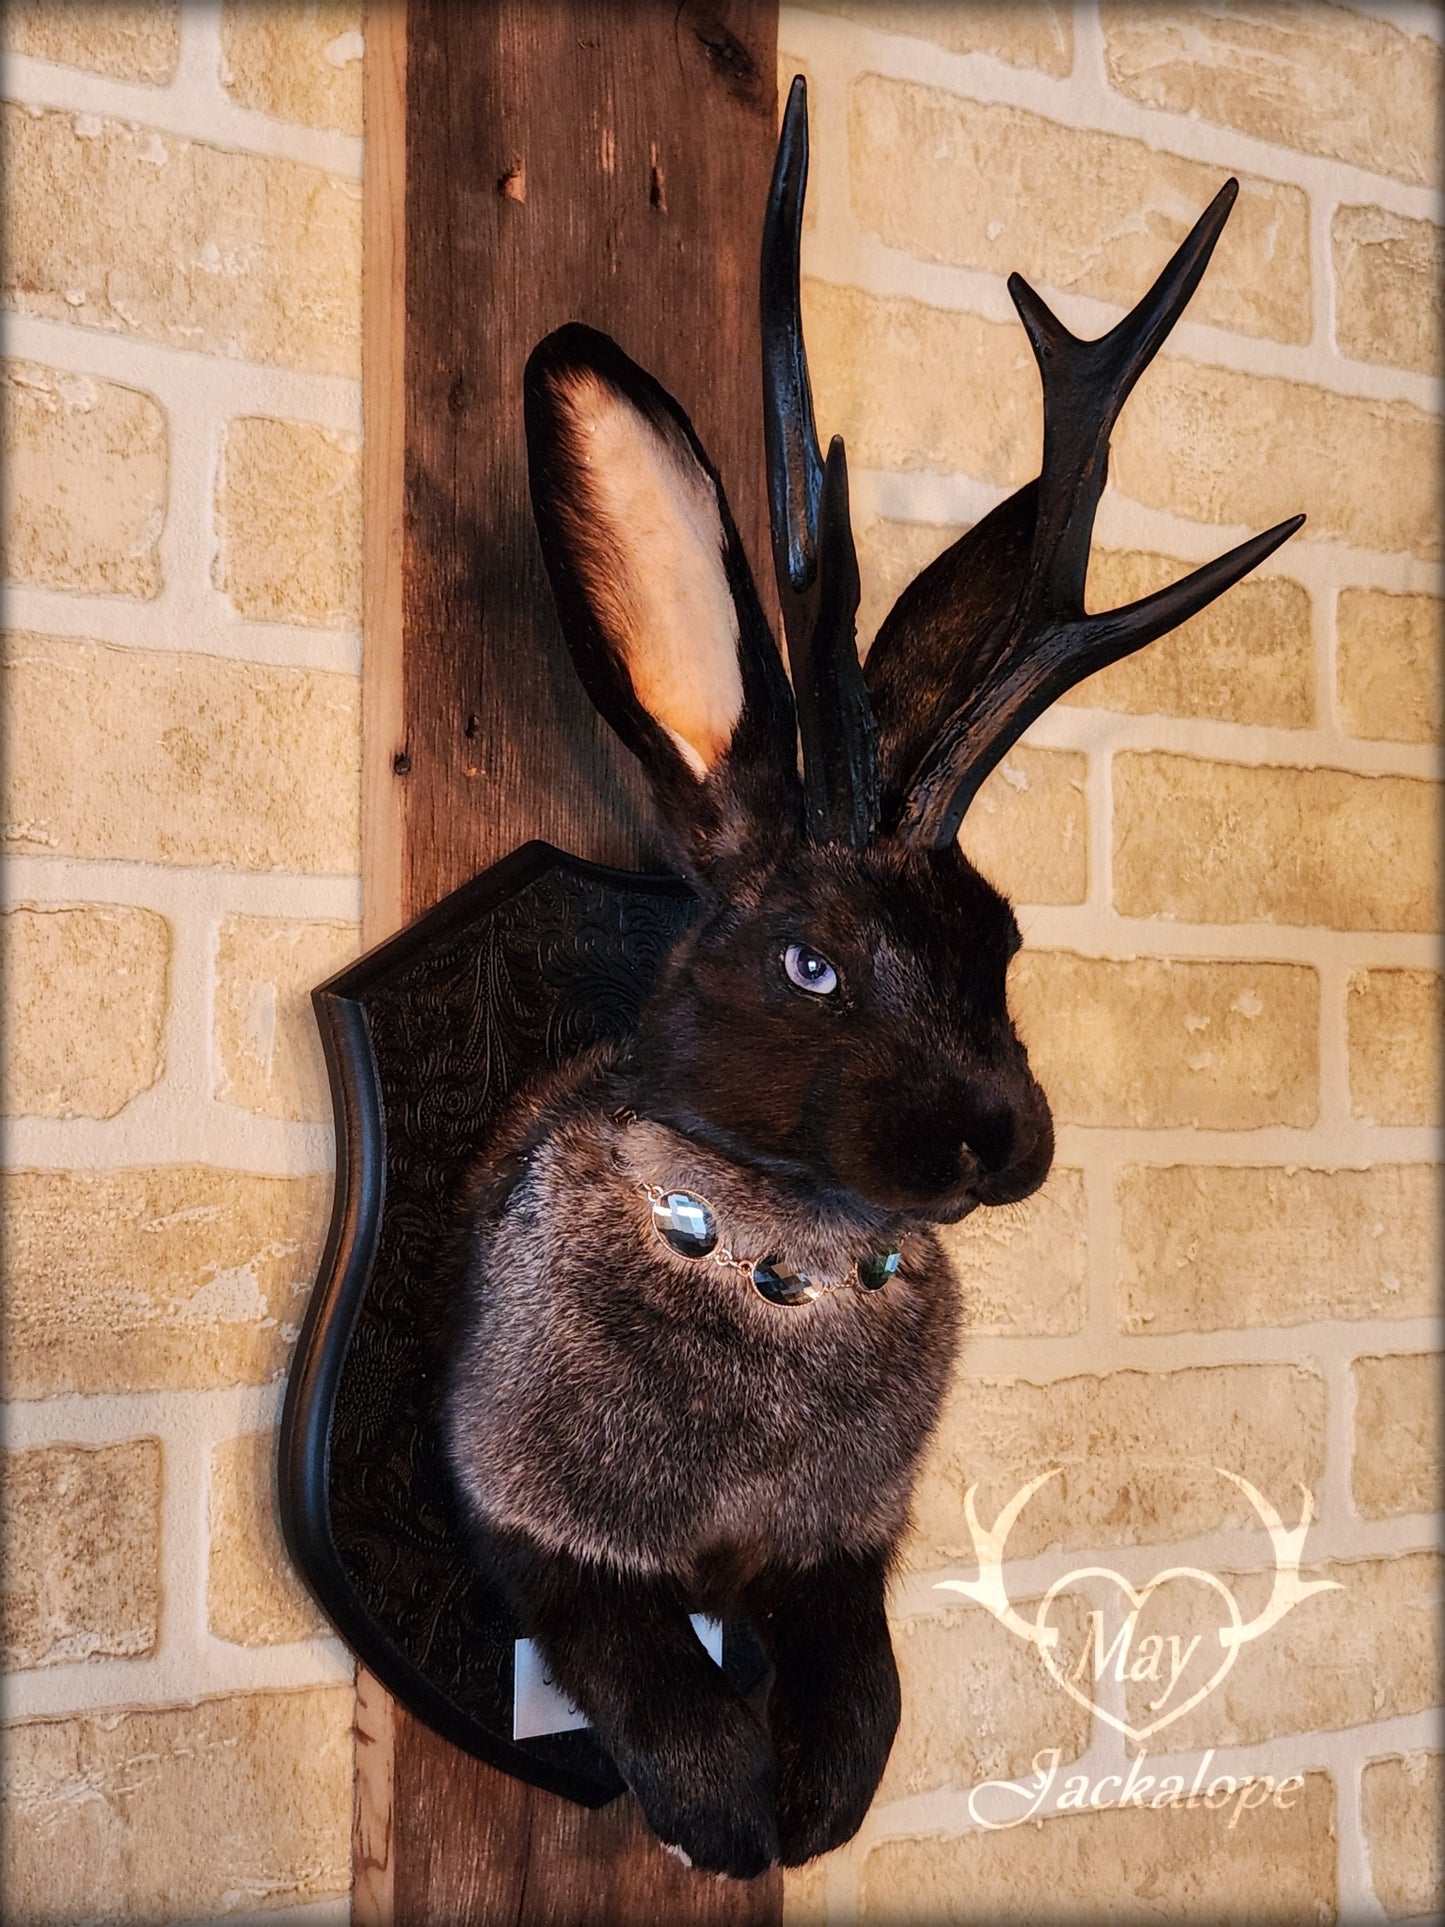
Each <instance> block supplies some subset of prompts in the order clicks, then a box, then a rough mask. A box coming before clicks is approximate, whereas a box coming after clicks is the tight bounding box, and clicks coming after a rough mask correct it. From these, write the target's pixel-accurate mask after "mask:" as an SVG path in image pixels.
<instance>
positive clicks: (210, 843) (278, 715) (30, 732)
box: [4, 635, 361, 876]
mask: <svg viewBox="0 0 1445 1927" xmlns="http://www.w3.org/2000/svg"><path fill="white" fill-rule="evenodd" d="M4 665H5V670H6V675H5V682H6V685H7V690H6V705H7V712H8V717H9V730H10V744H9V750H10V753H9V756H8V759H7V762H8V768H7V770H6V772H5V822H6V825H7V829H6V843H7V846H8V847H9V848H10V849H12V850H17V851H34V852H36V853H37V854H41V855H47V856H84V857H118V858H121V859H123V860H129V861H134V862H142V863H179V864H197V865H210V864H215V865H219V866H221V867H223V868H228V869H237V870H290V871H295V872H300V873H301V874H303V875H331V876H351V875H354V874H355V873H356V870H357V868H358V865H359V862H360V839H361V828H360V816H361V782H360V774H359V768H358V765H359V762H360V754H361V751H360V694H361V691H360V684H359V682H358V681H357V679H356V678H355V677H352V676H346V675H340V674H336V673H334V672H331V671H327V670H317V669H291V668H279V667H274V666H272V665H269V664H263V663H252V662H233V661H228V660H225V659H223V658H221V657H217V656H201V655H192V654H189V653H188V652H186V651H184V650H180V649H175V650H150V649H117V648H111V647H109V646H108V645H106V644H103V643H95V642H75V641H61V640H59V639H57V638H53V637H49V636H37V635H19V636H13V637H11V638H9V640H8V641H7V643H6V644H5V653H4Z"/></svg>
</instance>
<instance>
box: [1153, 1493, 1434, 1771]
mask: <svg viewBox="0 0 1445 1927" xmlns="http://www.w3.org/2000/svg"><path fill="white" fill-rule="evenodd" d="M1230 1462H1231V1461H1228V1460H1224V1461H1221V1463H1225V1464H1228V1463H1230ZM1233 1463H1234V1464H1235V1465H1236V1466H1244V1467H1248V1465H1249V1461H1248V1460H1247V1459H1240V1458H1238V1457H1236V1459H1235V1460H1234V1461H1233ZM1245 1476H1246V1477H1247V1478H1248V1479H1249V1480H1250V1482H1251V1484H1253V1485H1255V1486H1258V1487H1259V1489H1260V1491H1261V1492H1262V1493H1263V1494H1264V1495H1265V1497H1266V1498H1268V1499H1269V1500H1270V1501H1271V1502H1272V1503H1273V1504H1275V1505H1276V1506H1277V1507H1278V1508H1279V1511H1280V1515H1281V1517H1282V1518H1283V1519H1284V1521H1285V1523H1286V1525H1290V1526H1292V1525H1294V1524H1295V1523H1296V1521H1297V1519H1298V1517H1299V1495H1298V1493H1297V1492H1294V1491H1293V1490H1292V1489H1291V1488H1290V1487H1288V1486H1282V1487H1270V1486H1269V1485H1266V1484H1263V1483H1262V1482H1261V1481H1260V1480H1259V1479H1258V1478H1256V1477H1255V1475H1254V1473H1253V1471H1252V1470H1246V1472H1245ZM1261 1538H1263V1535H1261ZM1161 1563H1162V1561H1161ZM1261 1565H1262V1567H1263V1570H1261V1571H1258V1572H1247V1573H1243V1574H1239V1573H1233V1572H1229V1573H1220V1574H1218V1575H1217V1576H1218V1577H1219V1578H1220V1579H1222V1580H1223V1581H1224V1583H1225V1584H1226V1585H1228V1587H1229V1589H1230V1591H1231V1592H1232V1593H1233V1594H1234V1596H1235V1600H1236V1602H1237V1604H1238V1606H1239V1611H1240V1616H1241V1618H1242V1619H1243V1620H1244V1621H1245V1623H1246V1624H1248V1623H1249V1621H1250V1620H1251V1619H1253V1618H1254V1617H1255V1615H1256V1614H1258V1613H1260V1612H1262V1611H1263V1610H1264V1607H1265V1604H1266V1602H1267V1600H1268V1599H1269V1597H1270V1592H1271V1588H1272V1586H1273V1584H1274V1568H1273V1566H1272V1565H1271V1563H1270V1552H1269V1543H1268V1541H1267V1540H1263V1544H1262V1551H1261ZM1302 1576H1303V1577H1304V1578H1305V1579H1306V1580H1312V1579H1323V1580H1329V1581H1333V1582H1334V1583H1335V1584H1336V1585H1338V1586H1339V1588H1340V1590H1339V1591H1338V1592H1319V1593H1312V1594H1310V1596H1309V1597H1308V1598H1305V1599H1302V1600H1301V1601H1300V1602H1299V1604H1298V1605H1296V1606H1294V1607H1293V1608H1292V1609H1291V1610H1290V1611H1289V1612H1288V1613H1287V1614H1286V1615H1285V1617H1284V1618H1283V1619H1281V1620H1279V1621H1278V1623H1277V1624H1275V1625H1274V1626H1272V1627H1270V1628H1269V1629H1268V1631H1266V1632H1264V1633H1263V1634H1261V1636H1260V1637H1259V1638H1258V1639H1253V1640H1249V1641H1246V1642H1245V1643H1244V1644H1243V1645H1241V1646H1240V1648H1239V1651H1238V1657H1237V1658H1236V1660H1235V1662H1234V1664H1233V1666H1232V1667H1231V1668H1230V1669H1229V1671H1228V1672H1227V1673H1226V1674H1225V1675H1224V1677H1223V1678H1222V1679H1221V1680H1220V1682H1219V1684H1218V1685H1217V1686H1216V1687H1215V1688H1214V1689H1213V1691H1212V1692H1211V1693H1210V1694H1209V1695H1208V1697H1207V1698H1205V1699H1203V1700H1201V1701H1200V1703H1199V1705H1197V1706H1195V1707H1193V1708H1191V1710H1190V1711H1189V1712H1187V1713H1185V1714H1183V1715H1182V1716H1181V1717H1180V1718H1179V1719H1177V1720H1175V1721H1173V1722H1172V1724H1170V1725H1169V1726H1167V1727H1165V1728H1162V1729H1161V1730H1160V1732H1159V1733H1158V1734H1157V1735H1155V1736H1151V1737H1152V1744H1153V1745H1154V1747H1155V1748H1156V1749H1157V1748H1159V1747H1161V1746H1165V1745H1167V1746H1168V1748H1169V1750H1170V1751H1171V1752H1173V1753H1192V1752H1195V1751H1198V1750H1200V1749H1202V1748H1204V1747H1210V1746H1215V1747H1219V1746H1255V1745H1258V1744H1260V1743H1261V1742H1263V1741H1265V1740H1270V1739H1274V1738H1276V1737H1277V1736H1278V1735H1280V1734H1284V1733H1314V1732H1331V1731H1342V1730H1345V1729H1348V1728H1349V1727H1352V1726H1367V1725H1369V1724H1370V1723H1371V1722H1373V1721H1375V1720H1388V1719H1397V1718H1400V1717H1402V1716H1405V1715H1408V1714H1411V1713H1422V1712H1426V1711H1428V1710H1429V1708H1431V1707H1432V1706H1434V1705H1435V1704H1436V1700H1437V1696H1438V1686H1437V1682H1438V1680H1439V1676H1440V1660H1441V1649H1440V1632H1439V1624H1438V1618H1439V1601H1440V1576H1441V1570H1440V1558H1439V1555H1438V1554H1437V1553H1433V1552H1414V1553H1404V1554H1401V1555H1397V1556H1396V1557H1394V1558H1386V1559H1354V1560H1336V1561H1332V1562H1329V1563H1326V1564H1323V1565H1320V1566H1309V1567H1305V1568H1303V1569H1302ZM1160 1590H1161V1599H1160V1605H1159V1607H1158V1609H1156V1610H1157V1614H1158V1615H1159V1616H1158V1618H1157V1620H1156V1623H1157V1624H1158V1625H1159V1627H1160V1629H1161V1630H1162V1629H1163V1625H1164V1619H1163V1615H1164V1614H1165V1612H1166V1610H1167V1629H1168V1631H1169V1632H1170V1633H1174V1634H1176V1635H1177V1636H1178V1637H1180V1638H1182V1639H1185V1640H1186V1641H1187V1640H1188V1639H1191V1638H1193V1637H1194V1635H1195V1634H1196V1633H1198V1634H1200V1635H1201V1636H1202V1637H1203V1638H1204V1639H1206V1640H1207V1641H1208V1643H1209V1648H1210V1649H1212V1653H1213V1656H1214V1663H1215V1665H1216V1666H1217V1664H1218V1662H1219V1658H1220V1649H1219V1647H1218V1646H1217V1645H1215V1644H1214V1636H1215V1635H1216V1634H1217V1633H1218V1630H1219V1627H1220V1625H1221V1624H1222V1623H1223V1622H1224V1621H1225V1619H1226V1618H1227V1608H1225V1606H1224V1604H1223V1602H1222V1601H1221V1600H1219V1599H1218V1598H1217V1597H1215V1596H1214V1595H1213V1594H1212V1593H1211V1591H1210V1590H1209V1589H1207V1588H1206V1587H1204V1586H1203V1585H1202V1584H1200V1583H1198V1582H1194V1583H1193V1584H1192V1585H1190V1584H1180V1585H1178V1586H1175V1587H1173V1588H1172V1596H1170V1597H1169V1598H1168V1599H1167V1600H1165V1599H1164V1598H1163V1597H1162V1593H1163V1589H1162V1588H1161V1589H1160ZM1203 1650H1204V1649H1201V1656H1202V1651H1203ZM1200 1664H1201V1657H1196V1659H1195V1660H1194V1661H1193V1662H1192V1665H1193V1667H1194V1668H1195V1669H1197V1668H1198V1667H1199V1666H1200ZM1205 1676H1206V1677H1207V1675H1205ZM1181 1683H1182V1685H1183V1686H1185V1687H1189V1688H1190V1690H1192V1687H1193V1685H1198V1684H1202V1683H1203V1681H1202V1678H1201V1677H1200V1676H1199V1675H1198V1673H1197V1670H1196V1671H1195V1672H1194V1673H1190V1674H1184V1675H1182V1676H1181ZM1124 1690H1125V1707H1126V1712H1125V1718H1126V1719H1129V1720H1130V1722H1131V1724H1133V1725H1135V1726H1139V1725H1141V1724H1142V1723H1143V1722H1145V1721H1147V1720H1148V1719H1149V1717H1150V1715H1149V1713H1148V1710H1147V1701H1148V1700H1149V1699H1150V1698H1152V1697H1153V1696H1154V1692H1155V1690H1156V1689H1155V1688H1154V1687H1153V1686H1152V1685H1150V1684H1149V1683H1148V1682H1133V1681H1126V1683H1125V1689H1124ZM1166 1735H1167V1737H1166ZM1149 1743H1150V1740H1147V1739H1146V1744H1149Z"/></svg>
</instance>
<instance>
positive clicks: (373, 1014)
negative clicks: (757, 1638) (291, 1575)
mask: <svg viewBox="0 0 1445 1927" xmlns="http://www.w3.org/2000/svg"><path fill="white" fill-rule="evenodd" d="M694 910H695V899H694V898H693V896H692V894H691V892H690V891H689V890H688V889H687V887H686V885H685V884H683V883H681V882H680V881H678V880H677V879H675V878H670V877H644V876H635V875H632V874H630V873H628V872H625V871H619V870H607V869H601V868H599V867H598V866H596V865H595V864H590V863H584V862H582V861H581V860H580V859H578V858H576V857H570V856H565V855H563V854H562V852H561V851H558V850H554V849H553V848H551V846H550V845H548V844H545V843H529V844H528V845H527V846H526V847H525V848H524V849H521V850H518V851H517V852H516V853H515V854H514V855H512V856H510V857H508V858H507V859H506V860H505V861H504V862H502V863H499V864H497V865H496V866H495V867H494V868H492V869H490V870H488V871H486V872H485V873H484V874H483V875H481V876H479V877H477V878H475V879H474V880H473V881H472V882H471V883H469V884H466V885H465V886H464V887H463V888H462V889H460V890H457V891H455V892H454V893H453V894H452V895H451V896H449V897H447V898H445V899H444V900H443V901H442V902H441V903H439V904H438V905H437V906H436V907H435V909H433V910H430V911H428V912H427V914H426V915H425V916H423V917H421V918H420V919H419V920H418V921H417V922H416V923H414V924H412V925H411V926H410V927H409V928H408V929H406V930H404V931H402V932H401V933H400V934H399V935H398V936H396V937H393V938H391V939H390V941H388V942H386V943H384V944H382V945H380V946H379V947H378V948H377V949H375V950H373V951H371V952H369V953H368V955H366V956H364V957H362V958H361V959H360V960H359V961H358V962H356V963H354V964H351V965H349V966H348V967H347V968H346V969H345V970H343V971H342V972H341V973H340V974H339V975H338V976H335V977H332V978H331V979H330V980H329V981H328V982H327V983H325V984H323V985H322V986H321V987H320V989H318V990H317V991H315V992H314V993H313V1002H314V1004H315V1007H316V1013H317V1017H318V1020H319V1022H320V1026H321V1032H322V1037H323V1040H324V1042H325V1046H326V1056H327V1063H328V1066H329V1069H330V1074H331V1088H332V1099H333V1103H334V1106H335V1111H336V1133H337V1174H336V1201H335V1208H334V1211H333V1216H332V1223H331V1232H330V1236H329V1238H328V1240H327V1246H326V1251H325V1254H324V1256H323V1258H322V1262H321V1269H320V1272H319V1275H318V1277H317V1281H316V1286H315V1289H314V1291H313V1294H312V1298H311V1303H310V1305H309V1307H308V1309H307V1314H306V1321H305V1324H304V1326H303V1328H302V1332H301V1337H300V1341H299V1343H298V1346H297V1351H296V1357H295V1360H294V1362H293V1364H292V1367H291V1375H290V1381H289V1383H288V1386H287V1391H286V1405H285V1412H284V1416H283V1419H282V1428H281V1452H280V1474H279V1479H280V1493H279V1497H280V1507H281V1519H282V1524H283V1528H284V1531H285V1535H286V1542H287V1546H288V1548H289V1550H290V1553H291V1556H292V1558H293V1559H294V1560H295V1562H296V1564H297V1566H298V1568H299V1569H300V1571H301V1573H302V1575H303V1576H304V1578H305V1579H306V1582H307V1584H308V1585H309V1586H310V1588H311V1590H312V1592H313V1593H314V1594H315V1596H316V1598H317V1600H318V1602H319V1603H320V1605H321V1606H322V1608H323V1609H324V1611H325V1612H326V1614H327V1616H328V1618H329V1619H330V1620H331V1622H332V1624H333V1625H334V1626H335V1627H336V1630H337V1631H338V1632H339V1633H340V1635H341V1637H342V1638H343V1639H344V1640H345V1641H346V1643H347V1645H348V1646H350V1647H351V1649H352V1651H353V1652H354V1653H355V1654H356V1655H357V1657H358V1658H359V1659H360V1660H361V1661H362V1662H363V1663H364V1664H365V1665H366V1666H367V1667H368V1668H369V1669H370V1671H371V1672H373V1673H374V1674H375V1675H376V1677H377V1678H378V1679H379V1680H380V1681H381V1682H382V1684H383V1685H384V1686H385V1687H386V1688H387V1689H388V1691H390V1692H391V1693H392V1694H394V1695H395V1697H396V1698H397V1699H399V1700H400V1701H401V1702H402V1703H403V1704H404V1705H405V1706H406V1707H407V1708H408V1709H409V1710H410V1711H411V1712H412V1713H414V1714H415V1715H416V1716H417V1717H418V1718H419V1719H422V1720H424V1721H425V1722H426V1723H427V1724H428V1725H430V1726H432V1727H435V1728H436V1730H437V1731H438V1732H440V1733H442V1734H443V1735H444V1736H445V1737H446V1738H448V1739H450V1740H452V1741H453V1742H454V1743H455V1744H456V1745H458V1746H461V1747H463V1748H465V1749H466V1750H467V1751H468V1752H470V1753H473V1754H475V1755H477V1756H478V1757H479V1758H481V1759H483V1760H486V1761H488V1762H489V1763H490V1764H492V1765H494V1766H498V1767H501V1768H503V1769H504V1770H505V1771H507V1772H509V1773H513V1774H516V1775H517V1776H519V1777H520V1778H522V1779H524V1780H529V1781H531V1782H533V1783H534V1784H536V1785H539V1786H544V1787H547V1788H549V1789H551V1790H552V1791H553V1792H556V1793H561V1794H563V1795H565V1796H566V1797H568V1798H570V1799H574V1800H578V1801H581V1802H583V1803H584V1804H586V1805H588V1806H600V1805H602V1804H603V1803H604V1802H605V1801H607V1800H610V1799H612V1798H614V1797H615V1796H616V1795H617V1794H618V1793H619V1792H621V1791H622V1782H621V1780H620V1779H619V1777H618V1775H617V1772H616V1770H615V1768H614V1767H613V1765H612V1763H611V1761H610V1760H609V1759H608V1757H607V1755H606V1753H605V1752H604V1751H603V1749H602V1748H601V1746H600V1745H599V1744H598V1742H597V1741H596V1740H595V1739H594V1738H593V1736H592V1735H591V1733H589V1732H587V1731H585V1730H583V1731H574V1732H570V1733H559V1734H552V1735H548V1736H546V1737H543V1738H539V1739H527V1740H513V1738H512V1737H511V1736H512V1655H513V1642H514V1640H515V1638H516V1634H517V1628H516V1626H515V1624H514V1623H513V1621H512V1619H511V1617H510V1615H509V1614H508V1612H507V1609H506V1607H505V1605H504V1604H503V1602H502V1600H501V1599H500V1597H499V1596H498V1594H497V1593H496V1592H495V1591H493V1590H492V1589H491V1588H490V1587H489V1586H488V1584H487V1583H486V1579H485V1576H484V1575H480V1574H478V1572H477V1571H476V1570H475V1568H474V1566H473V1564H472V1562H471V1561H470V1560H469V1558H468V1556H467V1552H466V1548H465V1545H464V1541H463V1537H462V1533H461V1529H460V1523H459V1517H458V1511H457V1506H456V1502H455V1500H454V1497H453V1494H452V1491H451V1486H450V1482H449V1480H448V1478H447V1476H446V1473H445V1469H444V1466H443V1463H442V1458H441V1454H440V1452H439V1451H438V1449H437V1443H436V1438H435V1426H434V1420H433V1415H432V1395H433V1388H434V1384H435V1377H436V1372H435V1362H436V1361H435V1357H434V1345H435V1336H434V1335H435V1333H436V1332H437V1331H438V1330H439V1329H442V1328H444V1323H445V1321H444V1318H443V1317H442V1316H441V1315H440V1314H439V1305H438V1294H439V1293H443V1292H445V1291H447V1289H448V1274H447V1268H446V1266H445V1264H444V1262H443V1249H444V1244H445V1240H446V1237H447V1233H448V1230H449V1227H450V1225H451V1223H452V1213H453V1209H454V1205H453V1199H454V1196H455V1192H456V1188H457V1184H458V1181H459V1179H460V1177H461V1175H462V1173H463V1171H464V1170H465V1168H466V1166H467V1164H468V1162H469V1160H470V1158H471V1157H472V1156H473V1155H474V1153H475V1151H476V1149H477V1147H478V1145H479V1143H480V1141H481V1140H482V1139H483V1138H484V1137H485V1135H486V1132H487V1130H488V1127H489V1125H490V1123H491V1121H492V1119H493V1118H495V1117H496V1115H497V1114H498V1112H499V1110H500V1108H501V1106H502V1105H503V1104H504V1103H505V1102H506V1101H507V1099H508V1098H509V1097H510V1095H511V1094H512V1092H513V1091H515V1090H517V1089H518V1088H519V1087H520V1086H521V1085H522V1084H523V1083H524V1082H525V1081H526V1080H527V1079H528V1078H530V1077H531V1076H532V1075H533V1074H534V1073H535V1072H536V1071H538V1070H540V1069H542V1068H543V1067H545V1066H547V1065H553V1064H557V1063H560V1062H562V1061H564V1060H565V1059H566V1058H568V1057H570V1056H572V1055H574V1054H575V1053H576V1052H577V1051H579V1050H582V1049H584V1048H586V1047H587V1046H588V1045H591V1044H596V1043H600V1042H602V1041H604V1040H605V1039H608V1038H613V1037H618V1036H624V1035H626V1034H627V1033H628V1032H629V1031H630V1030H631V1029H632V1028H633V1027H634V1026H635V1024H636V1021H637V1016H638V1012H639V1009H640V1007H641V1003H642V999H643V997H644V996H645V995H646V992H647V990H648V989H649V987H650V986H651V984H652V982H653V980H654V978H655V977H656V975H657V972H658V970H659V968H660V967H661V964H662V962H663V959H664V958H665V956H666V955H667V952H668V950H669V949H670V948H671V946H672V943H673V942H674V940H675V939H676V937H677V936H678V935H679V933H680V932H681V931H682V929H683V928H684V927H685V926H686V924H687V923H688V921H689V920H690V918H691V917H692V916H693V914H694ZM724 1663H725V1666H726V1669H727V1670H728V1672H729V1673H730V1674H731V1675H733V1676H734V1677H736V1678H738V1680H739V1683H740V1684H744V1685H745V1684H747V1683H749V1676H750V1675H751V1676H752V1677H756V1672H757V1662H756V1654H755V1652H754V1650H753V1649H752V1647H751V1642H750V1641H749V1640H748V1639H747V1637H746V1635H745V1634H743V1633H742V1632H741V1631H734V1630H732V1629H730V1631H729V1635H728V1639H727V1642H726V1644H725V1649H724Z"/></svg>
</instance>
